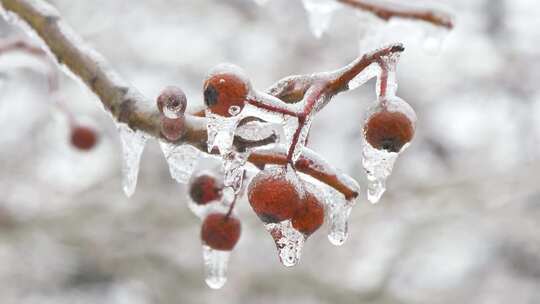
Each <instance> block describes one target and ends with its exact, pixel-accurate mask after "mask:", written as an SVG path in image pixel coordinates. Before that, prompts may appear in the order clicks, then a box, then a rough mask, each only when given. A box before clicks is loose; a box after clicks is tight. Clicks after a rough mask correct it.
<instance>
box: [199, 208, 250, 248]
mask: <svg viewBox="0 0 540 304" xmlns="http://www.w3.org/2000/svg"><path fill="white" fill-rule="evenodd" d="M240 231H241V225H240V221H239V220H238V219H237V218H236V217H234V216H232V215H229V216H227V215H225V214H222V213H211V214H209V215H208V216H207V217H206V218H205V219H204V221H203V224H202V227H201V239H202V241H203V243H204V244H206V245H208V246H209V247H210V248H212V249H215V250H223V251H230V250H232V249H233V248H234V246H235V245H236V243H237V242H238V239H239V238H240Z"/></svg>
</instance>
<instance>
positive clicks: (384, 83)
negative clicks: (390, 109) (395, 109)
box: [377, 58, 388, 106]
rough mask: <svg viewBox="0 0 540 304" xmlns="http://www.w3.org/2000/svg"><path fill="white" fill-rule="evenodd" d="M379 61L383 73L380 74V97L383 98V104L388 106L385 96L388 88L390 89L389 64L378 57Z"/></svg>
mask: <svg viewBox="0 0 540 304" xmlns="http://www.w3.org/2000/svg"><path fill="white" fill-rule="evenodd" d="M377 63H378V64H379V67H380V68H381V74H380V75H379V98H380V99H381V100H382V103H383V106H386V101H385V99H384V97H385V96H386V90H387V89H388V66H387V64H386V63H385V62H384V60H382V59H380V58H379V59H378V60H377Z"/></svg>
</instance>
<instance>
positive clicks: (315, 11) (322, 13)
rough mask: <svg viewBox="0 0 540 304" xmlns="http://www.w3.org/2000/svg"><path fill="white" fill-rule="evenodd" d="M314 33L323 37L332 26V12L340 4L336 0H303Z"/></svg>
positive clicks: (318, 36)
mask: <svg viewBox="0 0 540 304" xmlns="http://www.w3.org/2000/svg"><path fill="white" fill-rule="evenodd" d="M302 2H303V3H304V8H305V9H306V11H307V13H308V17H309V26H310V28H311V31H312V32H313V35H315V37H317V38H321V37H322V35H323V34H324V32H325V31H327V30H328V27H329V26H330V21H331V20H332V14H333V13H334V11H335V10H337V9H338V8H339V7H340V5H339V4H338V2H336V1H335V0H303V1H302Z"/></svg>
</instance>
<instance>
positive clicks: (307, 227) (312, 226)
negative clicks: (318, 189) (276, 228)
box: [291, 192, 324, 236]
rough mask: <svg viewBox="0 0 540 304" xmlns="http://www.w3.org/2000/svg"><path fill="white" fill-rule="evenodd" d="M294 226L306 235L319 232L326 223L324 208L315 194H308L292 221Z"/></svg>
mask: <svg viewBox="0 0 540 304" xmlns="http://www.w3.org/2000/svg"><path fill="white" fill-rule="evenodd" d="M291 222H292V226H293V227H294V228H295V229H296V230H298V231H300V232H302V233H303V234H305V235H308V236H309V235H311V234H312V233H313V232H315V231H317V229H319V227H321V225H322V224H323V222H324V206H323V205H322V204H321V202H320V201H319V199H318V198H317V197H316V196H315V195H314V194H313V193H309V192H308V193H306V195H305V196H304V199H302V201H301V203H300V206H299V207H298V209H297V210H296V212H295V214H294V216H293V218H292V219H291Z"/></svg>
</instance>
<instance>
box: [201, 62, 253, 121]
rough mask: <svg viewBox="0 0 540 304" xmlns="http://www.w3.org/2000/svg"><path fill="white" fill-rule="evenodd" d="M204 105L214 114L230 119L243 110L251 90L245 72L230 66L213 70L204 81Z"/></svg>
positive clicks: (221, 66) (221, 65) (226, 65)
mask: <svg viewBox="0 0 540 304" xmlns="http://www.w3.org/2000/svg"><path fill="white" fill-rule="evenodd" d="M203 90H204V103H205V104H206V106H207V107H208V108H209V109H210V111H211V112H212V113H214V114H217V115H220V116H224V117H230V116H234V115H236V114H238V113H239V112H240V111H241V110H242V109H243V108H244V103H245V101H246V98H247V96H248V94H249V92H250V90H251V84H250V82H249V79H248V77H247V76H246V74H245V72H244V71H243V70H242V69H241V68H240V67H237V66H235V65H232V64H220V65H218V66H216V67H215V68H213V69H212V70H211V71H210V73H209V76H208V77H207V78H206V80H205V81H204V87H203Z"/></svg>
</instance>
